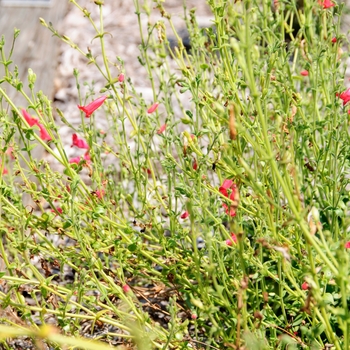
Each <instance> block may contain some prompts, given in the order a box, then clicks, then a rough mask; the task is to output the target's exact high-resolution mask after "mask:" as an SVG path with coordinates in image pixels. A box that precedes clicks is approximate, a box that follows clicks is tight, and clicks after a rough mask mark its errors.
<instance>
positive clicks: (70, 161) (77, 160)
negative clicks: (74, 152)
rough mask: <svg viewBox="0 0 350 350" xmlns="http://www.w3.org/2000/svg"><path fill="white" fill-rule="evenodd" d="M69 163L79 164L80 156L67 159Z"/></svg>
mask: <svg viewBox="0 0 350 350" xmlns="http://www.w3.org/2000/svg"><path fill="white" fill-rule="evenodd" d="M69 163H71V164H73V163H75V164H79V163H80V157H74V158H71V159H69Z"/></svg>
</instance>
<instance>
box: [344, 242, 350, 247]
mask: <svg viewBox="0 0 350 350" xmlns="http://www.w3.org/2000/svg"><path fill="white" fill-rule="evenodd" d="M344 247H345V249H350V241H347V242H346V243H345V244H344Z"/></svg>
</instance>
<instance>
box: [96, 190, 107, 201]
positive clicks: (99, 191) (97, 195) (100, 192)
mask: <svg viewBox="0 0 350 350" xmlns="http://www.w3.org/2000/svg"><path fill="white" fill-rule="evenodd" d="M95 193H96V197H97V198H98V199H102V197H103V196H104V195H105V190H104V189H101V190H97V191H95Z"/></svg>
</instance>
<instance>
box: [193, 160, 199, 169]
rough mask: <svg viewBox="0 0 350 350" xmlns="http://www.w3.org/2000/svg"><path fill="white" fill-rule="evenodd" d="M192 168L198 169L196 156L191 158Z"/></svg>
mask: <svg viewBox="0 0 350 350" xmlns="http://www.w3.org/2000/svg"><path fill="white" fill-rule="evenodd" d="M192 169H193V170H194V171H196V170H197V169H198V164H197V159H196V158H194V159H193V163H192Z"/></svg>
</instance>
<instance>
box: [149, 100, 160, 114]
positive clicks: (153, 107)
mask: <svg viewBox="0 0 350 350" xmlns="http://www.w3.org/2000/svg"><path fill="white" fill-rule="evenodd" d="M158 106H159V103H158V102H156V103H153V105H152V106H151V107H150V108H148V109H147V113H148V114H151V113H153V112H154V111H155V110H156V109H157V108H158Z"/></svg>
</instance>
